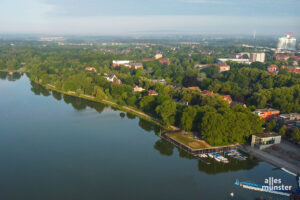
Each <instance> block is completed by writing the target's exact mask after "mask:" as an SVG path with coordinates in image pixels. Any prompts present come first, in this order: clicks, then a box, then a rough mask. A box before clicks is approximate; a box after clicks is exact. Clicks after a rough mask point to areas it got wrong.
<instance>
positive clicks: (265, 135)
mask: <svg viewBox="0 0 300 200" xmlns="http://www.w3.org/2000/svg"><path fill="white" fill-rule="evenodd" d="M255 136H256V137H259V138H268V137H276V136H279V135H278V134H276V133H273V132H270V133H261V134H255Z"/></svg>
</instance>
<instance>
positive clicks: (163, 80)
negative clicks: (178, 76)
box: [151, 79, 167, 85]
mask: <svg viewBox="0 0 300 200" xmlns="http://www.w3.org/2000/svg"><path fill="white" fill-rule="evenodd" d="M151 81H152V82H154V83H162V84H164V85H165V84H167V81H166V80H165V79H151Z"/></svg>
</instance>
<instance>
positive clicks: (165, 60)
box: [159, 58, 171, 65]
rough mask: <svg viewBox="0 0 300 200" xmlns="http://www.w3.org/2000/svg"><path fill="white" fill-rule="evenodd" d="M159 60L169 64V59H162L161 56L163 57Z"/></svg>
mask: <svg viewBox="0 0 300 200" xmlns="http://www.w3.org/2000/svg"><path fill="white" fill-rule="evenodd" d="M159 62H160V63H161V64H165V63H167V64H168V65H170V64H171V63H170V60H169V59H164V58H163V59H160V60H159Z"/></svg>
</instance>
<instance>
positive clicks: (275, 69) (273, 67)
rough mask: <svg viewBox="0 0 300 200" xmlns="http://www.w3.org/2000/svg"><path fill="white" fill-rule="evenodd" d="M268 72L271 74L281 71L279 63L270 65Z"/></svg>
mask: <svg viewBox="0 0 300 200" xmlns="http://www.w3.org/2000/svg"><path fill="white" fill-rule="evenodd" d="M268 72H269V73H270V74H277V73H278V72H279V68H278V66H277V65H270V66H268Z"/></svg>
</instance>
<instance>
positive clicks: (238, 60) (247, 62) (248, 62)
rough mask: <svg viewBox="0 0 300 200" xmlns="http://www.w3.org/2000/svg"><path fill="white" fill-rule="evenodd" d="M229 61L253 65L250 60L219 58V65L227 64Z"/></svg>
mask: <svg viewBox="0 0 300 200" xmlns="http://www.w3.org/2000/svg"><path fill="white" fill-rule="evenodd" d="M227 61H232V62H237V63H241V64H251V62H250V60H249V59H243V58H219V59H218V63H226V62H227Z"/></svg>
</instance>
